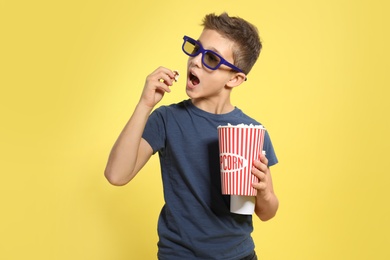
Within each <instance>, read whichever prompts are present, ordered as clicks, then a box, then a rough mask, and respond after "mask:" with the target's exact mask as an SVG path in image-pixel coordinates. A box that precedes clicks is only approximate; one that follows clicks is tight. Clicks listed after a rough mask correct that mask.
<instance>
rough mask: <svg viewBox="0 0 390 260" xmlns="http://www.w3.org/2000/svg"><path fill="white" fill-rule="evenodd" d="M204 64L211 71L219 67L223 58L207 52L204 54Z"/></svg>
mask: <svg viewBox="0 0 390 260" xmlns="http://www.w3.org/2000/svg"><path fill="white" fill-rule="evenodd" d="M203 62H204V63H205V65H207V66H208V67H209V68H210V69H215V68H217V67H218V65H219V64H220V62H221V58H220V57H218V56H217V55H215V54H214V53H212V52H209V51H205V53H204V54H203Z"/></svg>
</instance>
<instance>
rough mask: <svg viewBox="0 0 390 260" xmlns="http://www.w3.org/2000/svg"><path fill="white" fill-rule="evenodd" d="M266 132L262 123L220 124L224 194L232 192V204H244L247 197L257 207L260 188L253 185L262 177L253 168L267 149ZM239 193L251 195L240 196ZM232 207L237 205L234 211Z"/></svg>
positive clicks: (219, 135)
mask: <svg viewBox="0 0 390 260" xmlns="http://www.w3.org/2000/svg"><path fill="white" fill-rule="evenodd" d="M265 131H266V130H265V128H264V127H263V126H261V125H256V126H254V125H243V124H241V125H236V126H233V125H227V126H219V127H218V140H219V153H220V154H219V156H220V170H221V186H222V194H225V195H232V197H231V203H233V202H234V203H235V202H237V203H240V204H242V205H244V204H245V202H244V201H243V199H246V200H247V201H250V203H252V204H253V207H254V198H253V196H256V194H257V190H256V189H254V188H253V187H252V183H255V182H258V181H259V180H258V178H257V177H256V176H254V175H253V174H252V172H251V169H252V165H253V161H254V160H256V159H258V158H259V157H260V154H261V153H262V151H263V144H264V134H265ZM236 195H238V196H248V198H245V197H244V198H237V197H236ZM232 207H237V205H232V204H231V211H232ZM238 207H240V206H238ZM232 212H233V211H232ZM249 212H250V211H249ZM252 213H253V211H252ZM240 214H242V213H240ZM248 214H250V213H248Z"/></svg>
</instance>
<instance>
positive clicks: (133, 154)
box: [104, 67, 175, 185]
mask: <svg viewBox="0 0 390 260" xmlns="http://www.w3.org/2000/svg"><path fill="white" fill-rule="evenodd" d="M174 77H175V74H174V73H173V72H172V71H171V70H169V69H167V68H164V67H159V68H158V69H157V70H155V71H154V72H153V73H152V74H150V75H149V76H148V77H147V78H146V83H145V86H144V89H143V91H142V95H141V98H140V100H139V102H138V104H137V106H136V108H135V110H134V113H133V115H132V116H131V118H130V120H129V121H128V122H127V124H126V126H125V127H124V129H123V131H122V132H121V134H120V135H119V137H118V139H117V141H116V142H115V144H114V146H113V148H112V150H111V153H110V156H109V158H108V162H107V166H106V169H105V171H104V175H105V177H106V178H107V180H108V181H109V182H110V183H111V184H113V185H125V184H126V183H128V182H129V181H131V180H132V179H133V178H134V176H135V175H136V174H137V173H138V172H139V171H140V170H141V168H142V167H143V166H144V165H145V163H146V162H147V161H148V160H149V158H150V157H151V156H152V154H153V150H152V148H151V146H150V145H149V143H148V142H146V141H145V140H144V139H143V138H142V134H143V131H144V129H145V125H146V122H147V120H148V118H149V115H150V113H151V111H152V110H153V108H154V106H155V105H156V104H157V103H158V102H159V101H160V100H161V99H162V98H163V96H164V94H165V92H170V91H171V90H170V89H169V87H170V86H172V83H173V79H174Z"/></svg>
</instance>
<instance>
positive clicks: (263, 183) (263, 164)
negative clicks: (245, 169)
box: [252, 154, 273, 198]
mask: <svg viewBox="0 0 390 260" xmlns="http://www.w3.org/2000/svg"><path fill="white" fill-rule="evenodd" d="M252 174H253V175H255V176H256V177H257V178H258V179H259V182H258V183H253V184H252V186H253V188H255V189H257V196H262V197H263V198H267V197H269V196H271V194H272V192H273V187H272V181H270V170H269V168H268V159H267V157H265V155H264V154H262V155H261V156H260V160H255V161H254V162H253V167H252Z"/></svg>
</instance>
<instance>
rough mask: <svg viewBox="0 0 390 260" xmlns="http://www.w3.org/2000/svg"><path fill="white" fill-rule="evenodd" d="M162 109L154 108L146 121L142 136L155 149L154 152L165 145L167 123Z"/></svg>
mask: <svg viewBox="0 0 390 260" xmlns="http://www.w3.org/2000/svg"><path fill="white" fill-rule="evenodd" d="M161 110H162V109H161V108H160V109H157V110H154V111H153V112H152V113H151V114H150V116H149V118H148V121H147V122H146V125H145V129H144V132H143V134H142V138H144V139H145V140H146V141H147V142H148V143H149V145H150V146H151V147H152V149H153V154H155V153H156V152H158V151H160V150H162V149H163V148H164V146H165V136H166V135H165V127H164V126H165V123H164V118H163V114H162V111H161Z"/></svg>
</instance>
